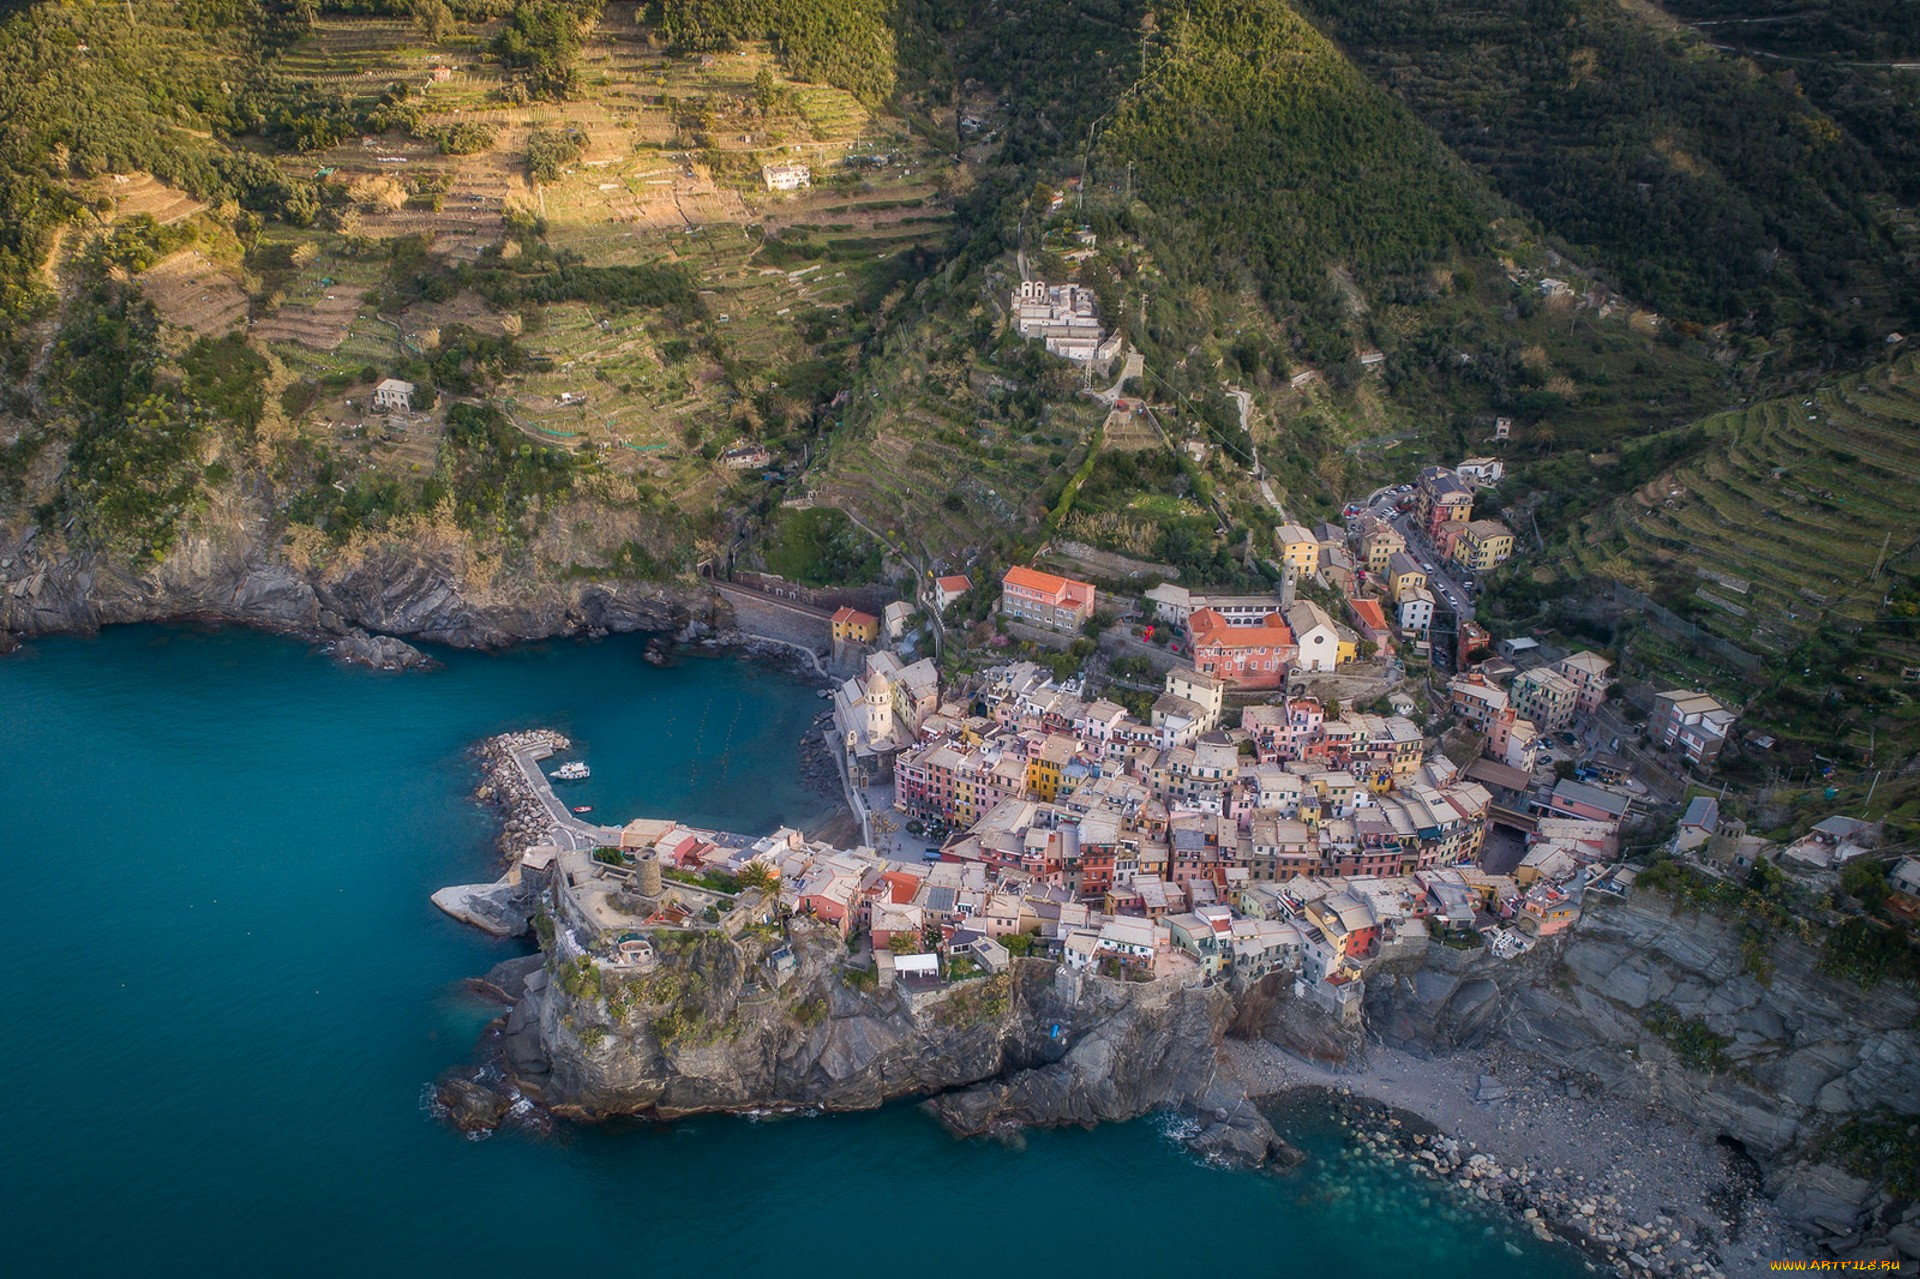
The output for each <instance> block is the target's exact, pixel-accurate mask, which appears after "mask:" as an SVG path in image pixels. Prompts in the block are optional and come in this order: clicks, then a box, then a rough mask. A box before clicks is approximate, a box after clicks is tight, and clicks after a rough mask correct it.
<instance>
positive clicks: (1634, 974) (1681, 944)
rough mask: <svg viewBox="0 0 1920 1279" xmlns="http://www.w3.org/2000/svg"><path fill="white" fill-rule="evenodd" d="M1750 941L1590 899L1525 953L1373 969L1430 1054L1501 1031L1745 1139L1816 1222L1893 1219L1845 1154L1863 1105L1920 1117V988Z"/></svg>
mask: <svg viewBox="0 0 1920 1279" xmlns="http://www.w3.org/2000/svg"><path fill="white" fill-rule="evenodd" d="M1743 941H1745V942H1747V946H1746V947H1745V948H1743ZM1750 950H1751V941H1750V940H1749V939H1748V936H1747V934H1745V933H1743V931H1742V927H1741V922H1740V921H1738V920H1733V919H1728V918H1724V917H1721V916H1718V915H1715V914H1712V913H1705V914H1693V913H1687V912H1683V911H1676V910H1675V909H1674V907H1673V906H1672V904H1671V902H1670V901H1669V900H1668V899H1667V898H1665V897H1662V896H1659V895H1657V894H1652V893H1641V894H1638V895H1636V896H1635V897H1634V898H1632V899H1630V900H1627V901H1620V900H1617V899H1613V898H1608V897H1604V896H1601V895H1599V894H1589V896H1588V899H1587V911H1586V914H1585V915H1584V917H1583V918H1582V919H1581V921H1580V923H1579V925H1578V926H1577V927H1576V928H1575V929H1574V930H1573V931H1572V932H1571V933H1569V934H1567V935H1565V936H1563V937H1560V938H1557V939H1554V940H1552V941H1550V942H1548V943H1546V944H1543V945H1541V946H1539V947H1537V948H1536V949H1535V950H1533V951H1532V952H1530V953H1529V954H1528V955H1526V956H1524V957H1523V958H1521V959H1519V960H1516V961H1513V962H1509V963H1501V962H1497V961H1494V960H1492V959H1490V958H1488V957H1486V956H1485V955H1484V953H1483V952H1480V951H1457V950H1451V949H1449V948H1447V947H1444V946H1434V947H1433V948H1432V949H1431V950H1430V951H1429V953H1428V955H1427V958H1426V959H1425V960H1424V962H1423V963H1422V964H1421V965H1420V966H1418V967H1417V968H1413V969H1411V970H1403V971H1400V972H1397V973H1384V972H1382V973H1375V974H1373V975H1371V976H1370V977H1369V979H1368V1000H1367V1015H1368V1019H1369V1022H1370V1024H1371V1026H1372V1028H1373V1029H1374V1031H1375V1032H1376V1033H1378V1034H1379V1035H1380V1036H1381V1037H1382V1038H1383V1039H1385V1040H1386V1041H1387V1042H1389V1043H1392V1044H1396V1045H1398V1046H1402V1047H1406V1048H1409V1049H1412V1050H1414V1051H1416V1052H1420V1053H1438V1052H1445V1051H1448V1050H1450V1049H1453V1048H1457V1047H1460V1046H1463V1045H1471V1044H1475V1043H1478V1042H1481V1041H1483V1040H1485V1039H1487V1038H1488V1037H1491V1036H1498V1037H1502V1038H1504V1039H1506V1040H1508V1041H1509V1042H1511V1043H1512V1044H1514V1045H1515V1046H1517V1047H1519V1048H1522V1049H1525V1050H1527V1051H1530V1052H1533V1053H1535V1054H1537V1055H1539V1056H1541V1057H1544V1058H1546V1059H1547V1060H1549V1061H1551V1062H1553V1063H1556V1064H1558V1065H1561V1066H1564V1067H1567V1068H1570V1069H1573V1070H1576V1071H1579V1072H1581V1073H1583V1074H1584V1075H1586V1076H1588V1077H1589V1078H1591V1079H1592V1080H1593V1081H1595V1082H1596V1083H1597V1084H1598V1086H1599V1087H1600V1088H1603V1089H1605V1090H1606V1091H1607V1092H1609V1093H1611V1094H1615V1095H1620V1096H1627V1097H1632V1098H1636V1099H1639V1100H1644V1101H1646V1102H1648V1103H1650V1104H1656V1105H1660V1106H1664V1107H1667V1108H1668V1109H1670V1110H1672V1111H1674V1112H1676V1113H1678V1114H1679V1115H1681V1116H1683V1117H1684V1118H1686V1119H1688V1120H1690V1121H1691V1122H1692V1123H1694V1124H1695V1125H1697V1126H1698V1127H1700V1128H1701V1129H1703V1130H1704V1131H1706V1132H1708V1133H1711V1134H1714V1135H1719V1136H1724V1137H1727V1138H1730V1139H1733V1140H1736V1141H1738V1142H1740V1143H1741V1144H1742V1145H1743V1146H1744V1147H1745V1148H1746V1149H1747V1150H1748V1151H1749V1152H1750V1153H1752V1154H1753V1155H1754V1156H1755V1157H1756V1158H1757V1159H1759V1160H1760V1161H1761V1163H1762V1165H1763V1166H1764V1167H1765V1168H1767V1169H1768V1173H1769V1190H1770V1192H1772V1193H1773V1194H1774V1195H1775V1196H1776V1197H1777V1199H1778V1202H1779V1203H1780V1205H1781V1206H1782V1207H1783V1208H1784V1209H1785V1210H1786V1211H1787V1212H1788V1213H1789V1214H1791V1215H1792V1216H1793V1217H1794V1218H1795V1219H1796V1220H1797V1221H1798V1222H1800V1223H1801V1224H1802V1225H1803V1226H1806V1227H1810V1228H1815V1229H1818V1230H1824V1231H1826V1232H1827V1233H1828V1234H1830V1235H1835V1236H1842V1237H1844V1236H1846V1235H1848V1234H1851V1233H1854V1232H1856V1231H1864V1232H1866V1233H1871V1232H1872V1230H1873V1229H1874V1227H1875V1225H1876V1224H1878V1225H1881V1226H1886V1225H1891V1224H1893V1223H1892V1222H1891V1221H1887V1220H1880V1219H1881V1218H1884V1217H1885V1216H1886V1215H1887V1213H1888V1212H1889V1211H1890V1210H1891V1209H1892V1208H1893V1207H1894V1206H1895V1205H1894V1201H1893V1199H1892V1198H1891V1197H1890V1196H1888V1195H1887V1194H1885V1193H1884V1192H1881V1191H1878V1190H1876V1188H1875V1187H1874V1186H1873V1185H1871V1184H1869V1183H1868V1182H1866V1181H1863V1180H1861V1179H1859V1178H1856V1177H1853V1176H1850V1175H1848V1174H1847V1173H1846V1172H1844V1171H1842V1170H1841V1169H1840V1168H1839V1167H1836V1166H1834V1163H1832V1162H1829V1160H1837V1159H1838V1157H1839V1156H1838V1153H1837V1152H1836V1151H1835V1149H1834V1148H1833V1142H1832V1138H1833V1134H1834V1133H1835V1132H1836V1131H1837V1130H1838V1128H1839V1127H1840V1126H1841V1124H1842V1123H1843V1122H1844V1120H1845V1118H1846V1117H1847V1116H1849V1115H1851V1114H1855V1113H1858V1112H1862V1111H1873V1110H1876V1109H1878V1108H1882V1107H1884V1108H1886V1109H1888V1110H1891V1111H1895V1112H1898V1113H1900V1114H1905V1115H1911V1114H1914V1113H1916V1112H1920V1052H1917V1051H1916V1049H1920V1031H1917V1030H1916V1017H1917V1016H1920V999H1917V998H1916V997H1915V994H1914V992H1912V991H1911V990H1908V989H1906V988H1904V987H1900V986H1897V985H1895V984H1893V983H1885V984H1882V985H1879V986H1876V987H1874V988H1872V989H1863V988H1861V987H1860V986H1858V985H1856V984H1854V983H1853V982H1851V981H1848V980H1845V979H1842V978H1838V977H1833V976H1829V975H1827V974H1825V973H1822V972H1821V971H1819V969H1818V966H1817V960H1818V953H1817V952H1816V951H1814V950H1813V949H1811V948H1809V947H1808V946H1806V945H1804V944H1802V943H1800V942H1799V941H1797V940H1793V939H1787V938H1782V939H1776V940H1774V941H1773V942H1772V943H1771V944H1770V945H1769V946H1766V947H1765V954H1764V955H1759V954H1752V953H1749V952H1750ZM1894 1220H1897V1218H1895V1219H1894Z"/></svg>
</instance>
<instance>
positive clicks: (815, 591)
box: [729, 568, 899, 617]
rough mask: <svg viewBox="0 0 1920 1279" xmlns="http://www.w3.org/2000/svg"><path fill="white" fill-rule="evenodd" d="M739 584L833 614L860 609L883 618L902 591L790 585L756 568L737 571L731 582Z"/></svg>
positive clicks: (865, 587)
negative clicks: (882, 615) (882, 612)
mask: <svg viewBox="0 0 1920 1279" xmlns="http://www.w3.org/2000/svg"><path fill="white" fill-rule="evenodd" d="M729 580H731V581H732V582H733V583H734V584H735V585H738V586H744V587H746V588H747V589H748V590H753V591H759V592H760V593H762V594H763V595H771V596H774V597H775V598H777V599H783V600H791V601H792V602H794V603H796V604H805V605H807V606H809V607H811V608H821V609H825V610H827V611H828V612H832V611H833V610H835V609H837V608H843V607H845V608H857V609H859V610H860V611H861V612H863V613H871V614H873V615H874V616H875V617H878V616H880V610H881V609H884V608H885V607H886V606H887V605H889V604H891V603H893V601H894V600H895V599H896V598H898V594H899V593H898V592H897V591H895V590H894V589H893V588H892V587H891V586H880V585H876V586H807V585H805V584H804V583H801V582H789V581H788V580H787V579H786V578H784V577H781V576H779V575H778V574H775V573H760V572H756V571H755V570H753V569H744V568H743V569H735V570H734V571H733V573H732V575H731V577H730V579H729Z"/></svg>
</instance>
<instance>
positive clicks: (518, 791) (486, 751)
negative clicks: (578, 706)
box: [473, 728, 573, 861]
mask: <svg viewBox="0 0 1920 1279" xmlns="http://www.w3.org/2000/svg"><path fill="white" fill-rule="evenodd" d="M541 749H544V750H547V751H549V752H551V753H553V754H556V755H557V754H560V753H562V752H564V751H568V750H572V749H573V742H572V740H571V739H569V738H568V737H567V736H566V734H564V733H559V732H556V731H554V730H553V729H550V728H536V729H529V730H527V731H525V732H519V733H501V734H499V735H498V736H495V737H489V738H487V739H486V740H485V741H483V742H481V743H480V744H479V745H478V746H476V747H474V749H473V753H474V755H475V757H476V758H477V759H478V760H479V761H480V768H481V780H480V785H479V786H478V787H477V788H476V789H475V790H474V792H473V797H474V798H475V799H477V800H479V801H480V802H482V803H484V804H487V805H489V806H491V807H492V808H493V810H494V812H495V814H496V815H497V816H498V817H499V821H500V833H499V835H498V836H497V837H496V838H495V840H494V847H496V848H498V849H499V850H500V854H501V856H502V857H504V858H506V859H507V860H509V861H511V860H512V859H513V858H514V857H517V856H518V855H519V854H520V853H521V851H522V850H524V849H527V848H530V847H532V846H533V845H535V844H544V843H547V842H549V841H550V840H551V839H552V837H553V815H552V814H551V813H549V812H548V811H547V808H546V805H545V804H544V803H542V802H541V799H540V797H539V796H538V795H537V794H536V793H535V792H534V788H533V786H532V784H531V783H529V782H528V781H527V776H526V774H525V772H523V771H522V770H521V768H520V765H519V763H518V762H517V761H516V760H515V759H514V753H515V752H516V751H529V750H531V751H538V750H541Z"/></svg>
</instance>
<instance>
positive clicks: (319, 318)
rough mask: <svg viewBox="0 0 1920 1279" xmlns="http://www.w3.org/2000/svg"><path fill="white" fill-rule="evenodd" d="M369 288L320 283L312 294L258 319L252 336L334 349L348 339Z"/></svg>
mask: <svg viewBox="0 0 1920 1279" xmlns="http://www.w3.org/2000/svg"><path fill="white" fill-rule="evenodd" d="M366 292H367V291H366V290H365V289H362V288H359V287H357V286H355V285H350V284H334V285H327V286H321V287H318V288H316V289H315V290H313V292H312V295H311V297H310V298H308V299H306V300H300V301H295V300H291V299H290V300H288V301H286V302H284V303H282V304H281V306H280V309H279V310H277V311H275V312H274V313H273V314H272V315H269V316H266V317H264V318H262V319H260V320H258V321H256V322H255V324H254V326H253V336H255V337H256V338H259V339H260V340H261V341H262V342H297V343H298V344H300V345H301V346H304V347H307V348H309V349H311V350H315V351H331V350H333V349H335V348H336V347H338V346H339V345H340V344H341V343H342V342H343V341H345V340H346V337H347V330H348V329H350V328H352V327H353V322H354V319H355V317H357V316H358V315H359V314H360V303H361V300H362V299H364V298H365V297H366Z"/></svg>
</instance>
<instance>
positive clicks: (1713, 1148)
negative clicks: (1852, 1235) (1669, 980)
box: [1227, 1043, 1822, 1279]
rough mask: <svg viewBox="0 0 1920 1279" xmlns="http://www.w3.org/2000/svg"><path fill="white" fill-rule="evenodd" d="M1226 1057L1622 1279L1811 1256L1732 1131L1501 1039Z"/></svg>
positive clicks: (1248, 1077) (1363, 1139) (1253, 1084)
mask: <svg viewBox="0 0 1920 1279" xmlns="http://www.w3.org/2000/svg"><path fill="white" fill-rule="evenodd" d="M1227 1058H1228V1061H1229V1063H1230V1069H1231V1070H1232V1071H1233V1073H1234V1074H1235V1075H1236V1077H1238V1078H1240V1079H1241V1080H1242V1081H1244V1082H1245V1084H1246V1086H1247V1087H1248V1089H1249V1091H1250V1092H1251V1093H1253V1095H1255V1096H1256V1097H1258V1098H1259V1099H1260V1100H1261V1102H1262V1104H1263V1106H1267V1107H1269V1108H1278V1109H1282V1110H1284V1109H1286V1108H1290V1107H1296V1106H1300V1105H1310V1106H1313V1107H1315V1108H1316V1109H1317V1111H1318V1112H1319V1113H1323V1114H1326V1115H1330V1116H1332V1117H1333V1118H1334V1119H1335V1120H1336V1121H1337V1122H1338V1123H1339V1124H1340V1126H1341V1127H1342V1128H1343V1129H1344V1130H1345V1131H1346V1132H1347V1133H1348V1136H1349V1140H1350V1141H1351V1142H1353V1143H1354V1144H1355V1145H1357V1146H1358V1147H1360V1148H1362V1149H1364V1150H1366V1151H1367V1152H1368V1153H1370V1154H1371V1155H1373V1156H1375V1157H1378V1158H1381V1159H1385V1160H1390V1161H1393V1162H1396V1163H1402V1164H1405V1165H1408V1166H1409V1167H1411V1168H1412V1170H1413V1171H1415V1172H1416V1173H1418V1174H1420V1175H1422V1176H1425V1177H1429V1178H1432V1179H1435V1180H1438V1181H1443V1182H1446V1183H1449V1184H1450V1185H1452V1186H1453V1187H1454V1188H1455V1190H1456V1191H1457V1193H1459V1194H1461V1195H1462V1196H1467V1197H1471V1198H1472V1199H1474V1200H1476V1201H1479V1202H1483V1203H1487V1204H1490V1205H1493V1206H1496V1207H1499V1208H1502V1209H1504V1210H1506V1211H1508V1212H1510V1213H1511V1214H1513V1215H1514V1216H1515V1217H1516V1218H1517V1219H1518V1220H1519V1221H1521V1222H1523V1223H1524V1225H1525V1227H1526V1228H1527V1229H1528V1230H1529V1231H1531V1233H1532V1234H1533V1235H1534V1236H1535V1237H1536V1238H1539V1239H1542V1240H1549V1241H1550V1240H1556V1239H1557V1240H1560V1241H1563V1242H1566V1243H1569V1244H1571V1245H1573V1246H1575V1247H1577V1248H1579V1249H1580V1250H1581V1251H1582V1252H1584V1253H1585V1254H1586V1255H1587V1256H1588V1257H1589V1258H1590V1259H1591V1260H1593V1261H1594V1263H1595V1264H1596V1265H1599V1266H1603V1267H1605V1268H1606V1269H1607V1270H1608V1271H1610V1272H1611V1273H1614V1274H1618V1275H1620V1276H1622V1277H1623V1279H1680V1277H1682V1276H1697V1277H1698V1279H1713V1276H1723V1275H1746V1274H1755V1273H1758V1272H1760V1271H1763V1270H1765V1269H1766V1263H1767V1262H1769V1261H1771V1260H1774V1259H1785V1258H1790V1257H1794V1258H1808V1257H1819V1256H1821V1255H1822V1253H1821V1252H1820V1251H1819V1250H1817V1249H1816V1248H1815V1246H1814V1245H1813V1242H1812V1241H1811V1240H1810V1239H1808V1238H1807V1236H1806V1235H1805V1234H1803V1233H1802V1232H1801V1231H1799V1230H1797V1229H1795V1227H1794V1225H1793V1224H1792V1223H1791V1222H1789V1221H1788V1220H1786V1218H1785V1214H1784V1213H1782V1212H1781V1210H1780V1209H1779V1207H1778V1206H1777V1205H1775V1204H1774V1203H1773V1202H1772V1201H1771V1200H1769V1199H1768V1198H1767V1196H1766V1194H1765V1190H1764V1174H1763V1172H1762V1170H1761V1168H1760V1167H1759V1166H1758V1165H1757V1164H1756V1163H1755V1162H1754V1161H1753V1160H1752V1159H1751V1158H1749V1157H1748V1156H1747V1155H1746V1154H1745V1153H1744V1152H1743V1151H1741V1150H1739V1149H1738V1148H1737V1147H1736V1146H1734V1145H1733V1144H1731V1143H1728V1142H1724V1141H1716V1140H1714V1139H1713V1138H1712V1137H1710V1136H1709V1135H1707V1134H1705V1133H1702V1132H1700V1131H1699V1130H1697V1129H1695V1128H1693V1127H1692V1126H1691V1125H1689V1124H1687V1123H1686V1122H1685V1121H1683V1120H1679V1119H1678V1118H1677V1117H1676V1116H1674V1115H1672V1114H1669V1113H1666V1112H1663V1111H1661V1110H1660V1109H1658V1108H1656V1107H1650V1106H1646V1105H1643V1104H1638V1103H1633V1102H1630V1101H1625V1100H1623V1099H1620V1098H1617V1097H1610V1096H1607V1095H1606V1094H1604V1093H1602V1092H1600V1091H1598V1090H1596V1088H1595V1087H1594V1083H1593V1081H1592V1080H1589V1079H1584V1078H1581V1077H1580V1076H1578V1075H1576V1074H1574V1073H1572V1072H1568V1071H1565V1070H1562V1069H1560V1068H1557V1067H1555V1066H1553V1065H1552V1064H1551V1063H1548V1062H1544V1061H1541V1060H1539V1059H1537V1058H1533V1057H1530V1056H1529V1055H1527V1054H1525V1053H1521V1052H1518V1051H1516V1050H1513V1049H1510V1048H1501V1049H1499V1050H1495V1051H1487V1052H1472V1051H1469V1052H1461V1053H1456V1054H1451V1055H1448V1056H1446V1057H1442V1058H1433V1059H1421V1058H1415V1057H1412V1056H1410V1055H1408V1054H1405V1053H1401V1052H1397V1051H1395V1050H1392V1049H1389V1048H1385V1047H1384V1046H1380V1045H1375V1046H1373V1047H1372V1048H1371V1049H1370V1050H1369V1052H1368V1060H1367V1061H1366V1063H1365V1064H1364V1065H1358V1064H1356V1065H1354V1066H1353V1067H1352V1068H1350V1069H1338V1070H1328V1069H1325V1068H1322V1067H1318V1066H1314V1065H1311V1064H1309V1063H1305V1062H1302V1061H1301V1060H1300V1059H1298V1058H1296V1057H1293V1056H1291V1055H1288V1054H1285V1053H1283V1052H1280V1051H1279V1050H1277V1049H1276V1048H1274V1046H1272V1045H1270V1044H1265V1043H1255V1044H1247V1043H1236V1044H1229V1045H1228V1051H1227ZM1496 1071H1497V1072H1498V1073H1497V1074H1496V1073H1494V1072H1496ZM1280 1125H1281V1127H1282V1129H1283V1130H1284V1127H1285V1122H1284V1119H1282V1120H1281V1121H1280Z"/></svg>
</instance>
